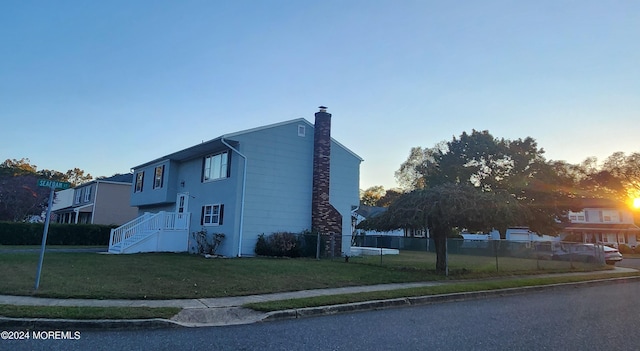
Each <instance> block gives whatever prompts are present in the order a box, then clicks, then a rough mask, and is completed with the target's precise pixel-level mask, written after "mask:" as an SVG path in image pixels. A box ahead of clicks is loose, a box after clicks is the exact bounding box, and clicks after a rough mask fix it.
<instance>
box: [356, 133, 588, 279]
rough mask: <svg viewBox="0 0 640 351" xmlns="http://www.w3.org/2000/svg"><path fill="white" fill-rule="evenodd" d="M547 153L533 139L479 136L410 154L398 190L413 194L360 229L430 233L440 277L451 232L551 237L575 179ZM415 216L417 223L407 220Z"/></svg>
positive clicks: (563, 219) (567, 205) (569, 205)
mask: <svg viewBox="0 0 640 351" xmlns="http://www.w3.org/2000/svg"><path fill="white" fill-rule="evenodd" d="M543 154H544V150H542V149H539V148H538V146H537V143H536V142H535V140H534V139H532V138H530V137H527V138H525V139H517V140H505V139H497V138H494V137H493V136H492V135H491V134H490V133H489V132H488V131H476V130H474V131H472V133H471V134H467V133H466V132H465V133H463V134H462V135H460V137H459V138H456V137H454V138H453V139H452V140H451V141H448V142H441V143H439V144H437V145H436V146H434V147H433V148H430V149H423V148H413V149H412V150H411V153H410V155H409V158H408V159H407V161H405V162H404V163H403V164H402V165H401V167H400V169H399V170H398V172H396V176H397V178H398V180H399V181H400V183H401V184H403V185H404V186H405V188H408V189H409V190H413V191H412V192H410V193H408V194H406V195H403V196H402V197H401V198H400V199H398V200H396V202H395V203H394V204H392V205H391V206H390V211H389V213H388V215H386V216H385V217H381V218H380V220H378V221H376V223H373V222H370V223H367V224H364V225H363V226H371V227H369V228H371V229H375V228H374V227H375V226H376V225H383V224H382V223H381V221H384V220H387V221H388V224H385V225H391V226H393V227H395V228H401V227H403V226H405V227H406V226H407V225H410V226H415V225H416V223H421V225H426V226H428V227H425V228H429V229H431V232H432V233H433V238H434V241H435V244H436V252H437V254H438V255H437V256H438V257H437V266H438V269H439V270H440V271H442V269H443V266H442V265H443V262H445V261H446V259H445V256H444V253H445V252H446V247H445V245H446V240H445V239H446V233H448V232H449V231H450V229H451V227H453V226H456V227H460V228H464V229H469V230H489V229H491V228H496V229H499V230H501V232H502V233H504V231H506V228H507V227H508V226H515V225H524V226H529V227H530V228H531V229H532V230H534V231H537V232H539V233H545V234H554V233H556V232H557V231H558V229H559V228H560V224H561V223H563V222H566V221H567V217H566V214H567V211H568V210H569V209H571V208H572V205H573V203H572V200H571V199H572V197H573V196H574V185H575V180H574V178H573V176H572V175H571V173H570V172H566V171H563V172H560V170H564V168H563V166H564V165H563V164H561V163H552V162H547V161H546V160H545V159H544V157H543ZM394 205H395V206H394ZM412 207H415V208H416V210H415V211H414V212H413V214H411V215H410V216H409V214H410V213H411V212H407V211H406V210H402V211H398V208H406V209H410V208H412ZM427 208H428V209H429V211H427V210H426V209H427ZM392 209H393V211H391V210H392ZM405 216H409V217H406V218H405ZM418 217H420V218H421V220H420V221H417V220H409V219H407V218H414V219H415V218H418ZM407 221H409V222H407ZM381 229H383V230H389V229H392V228H388V227H387V228H381Z"/></svg>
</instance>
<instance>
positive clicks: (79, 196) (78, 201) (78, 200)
mask: <svg viewBox="0 0 640 351" xmlns="http://www.w3.org/2000/svg"><path fill="white" fill-rule="evenodd" d="M80 199H82V188H80V189H76V199H75V200H76V201H75V203H77V204H79V203H80Z"/></svg>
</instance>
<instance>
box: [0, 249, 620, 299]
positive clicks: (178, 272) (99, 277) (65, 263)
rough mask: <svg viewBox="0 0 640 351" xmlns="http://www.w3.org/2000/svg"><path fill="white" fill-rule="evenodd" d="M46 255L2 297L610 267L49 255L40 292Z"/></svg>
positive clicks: (140, 295)
mask: <svg viewBox="0 0 640 351" xmlns="http://www.w3.org/2000/svg"><path fill="white" fill-rule="evenodd" d="M38 258H39V253H38V252H24V251H20V252H3V253H2V254H0V282H2V284H0V294H6V295H27V296H40V297H54V298H86V299H182V298H212V297H226V296H243V295H253V294H268V293H275V292H286V291H296V290H307V289H322V288H338V287H346V286H358V285H373V284H387V283H404V282H418V281H435V280H446V279H477V278H491V277H503V276H514V275H525V274H526V275H531V274H544V273H559V272H579V271H585V270H590V271H593V270H597V269H607V268H608V267H599V266H594V265H585V264H579V263H573V264H570V263H569V262H559V261H537V260H535V259H526V258H511V257H501V258H499V260H496V258H495V257H486V256H469V255H466V256H464V255H451V257H450V258H451V260H450V262H451V264H450V266H451V267H450V272H451V274H450V277H449V278H446V277H443V276H440V275H437V274H435V255H434V254H433V253H428V252H411V251H409V252H407V251H403V252H401V253H400V255H393V256H388V257H387V256H385V257H383V258H380V257H362V258H356V257H354V258H352V259H351V261H350V263H345V262H344V260H342V259H337V260H315V259H303V258H299V259H285V258H230V259H206V258H204V257H202V256H196V255H189V254H170V253H150V254H132V255H106V254H98V253H89V252H47V253H46V254H45V256H44V263H43V268H42V274H41V279H40V287H39V289H38V291H34V290H33V286H34V282H35V275H36V270H37V265H38Z"/></svg>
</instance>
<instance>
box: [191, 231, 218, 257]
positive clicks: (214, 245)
mask: <svg viewBox="0 0 640 351" xmlns="http://www.w3.org/2000/svg"><path fill="white" fill-rule="evenodd" d="M191 237H192V238H193V240H192V242H194V243H195V244H196V247H192V252H195V253H197V254H205V255H215V254H216V250H217V249H218V246H220V244H221V243H222V240H223V239H224V238H225V235H224V234H223V233H213V234H211V235H209V234H208V233H207V229H206V228H202V229H201V230H200V231H197V232H192V233H191Z"/></svg>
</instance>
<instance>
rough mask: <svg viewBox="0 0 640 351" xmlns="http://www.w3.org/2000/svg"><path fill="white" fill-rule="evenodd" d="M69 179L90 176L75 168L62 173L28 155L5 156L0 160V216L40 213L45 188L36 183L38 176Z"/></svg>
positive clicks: (44, 203)
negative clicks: (43, 167)
mask: <svg viewBox="0 0 640 351" xmlns="http://www.w3.org/2000/svg"><path fill="white" fill-rule="evenodd" d="M41 178H44V179H51V180H58V181H65V182H67V181H68V182H70V183H71V184H72V186H77V185H79V184H81V183H84V182H86V181H89V180H91V179H92V177H91V175H90V174H86V175H85V172H84V171H83V170H81V169H79V168H75V169H73V170H68V171H67V172H66V173H62V172H58V171H53V170H47V169H43V170H40V171H38V170H37V167H36V165H33V164H31V161H30V160H29V159H28V158H23V159H20V160H16V159H7V160H5V161H4V162H2V163H0V220H4V221H23V220H26V219H28V218H29V216H33V215H36V216H37V215H40V214H41V213H42V211H43V210H45V209H46V206H47V197H48V194H49V188H43V187H39V186H38V185H37V181H38V179H41Z"/></svg>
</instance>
